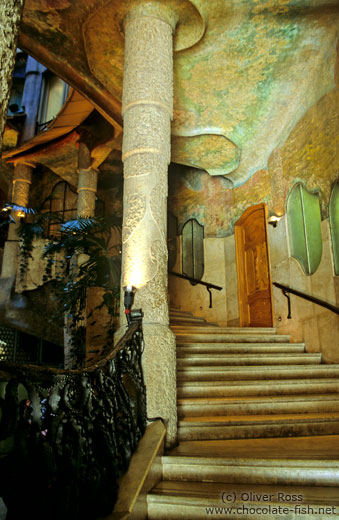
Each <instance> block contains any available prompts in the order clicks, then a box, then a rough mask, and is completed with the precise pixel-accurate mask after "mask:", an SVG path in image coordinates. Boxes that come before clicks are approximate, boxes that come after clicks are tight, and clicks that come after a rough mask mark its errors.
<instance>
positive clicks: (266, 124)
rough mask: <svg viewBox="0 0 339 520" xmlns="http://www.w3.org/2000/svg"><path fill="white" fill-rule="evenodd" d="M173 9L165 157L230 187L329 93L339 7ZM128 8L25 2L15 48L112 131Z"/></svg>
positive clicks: (210, 0)
mask: <svg viewBox="0 0 339 520" xmlns="http://www.w3.org/2000/svg"><path fill="white" fill-rule="evenodd" d="M162 2H163V3H166V2H164V0H162ZM172 2H173V3H174V4H175V6H176V7H175V8H176V9H178V10H179V11H180V10H181V13H180V17H181V18H180V20H181V22H180V25H179V26H178V32H177V35H176V38H175V48H176V49H181V50H177V51H176V52H175V54H174V93H175V100H174V109H175V112H174V120H173V125H172V136H173V137H172V159H173V160H174V161H176V162H178V163H182V164H188V165H192V166H195V167H198V168H203V169H205V170H207V171H208V172H209V173H210V174H211V175H224V176H226V177H227V178H228V179H229V180H230V181H231V182H232V183H233V185H234V186H238V185H240V184H242V183H244V182H245V181H246V180H247V179H248V178H249V177H250V176H251V175H252V174H253V173H254V172H256V171H257V170H259V169H263V168H266V167H267V162H268V159H269V156H270V154H271V152H272V151H273V150H274V149H275V148H276V147H277V146H281V145H283V144H284V142H285V141H286V139H287V136H288V135H289V133H290V132H291V130H292V129H293V128H294V126H295V125H296V123H297V122H298V121H299V120H300V118H301V117H302V116H303V115H304V114H305V113H306V111H307V110H308V109H309V107H311V106H312V105H313V104H314V103H315V102H316V101H317V100H318V99H320V98H321V97H322V96H323V95H324V94H325V93H327V92H328V91H330V90H331V89H332V88H333V87H334V79H333V78H334V64H335V58H336V43H337V40H338V26H339V24H338V21H339V3H338V1H337V0H332V1H331V0H227V1H226V0H192V1H191V2H189V1H188V0H172ZM127 4H128V2H126V1H123V0H111V1H104V0H86V2H84V1H83V0H72V1H71V0H26V3H25V10H24V17H23V24H22V32H21V39H20V45H21V47H23V48H24V49H25V50H27V51H28V52H30V53H31V54H32V55H33V56H34V57H36V58H37V59H38V60H39V61H41V62H42V63H44V65H46V66H47V67H49V68H50V69H51V70H54V71H55V72H56V73H57V74H59V75H60V76H61V77H63V78H64V79H65V80H66V81H68V82H69V83H70V84H71V85H72V86H74V87H75V88H76V89H77V90H79V91H80V92H81V93H82V94H83V95H84V96H85V97H87V98H88V99H90V100H91V101H92V102H93V103H94V105H95V107H96V108H97V109H98V110H99V111H100V113H101V114H102V115H104V117H106V119H107V120H108V121H110V122H111V123H112V124H113V125H114V126H115V127H116V128H117V129H119V128H120V125H121V124H122V118H121V104H120V101H121V91H122V76H123V30H122V18H123V15H124V13H125V11H126V5H127ZM183 7H184V9H183ZM182 49H183V50H182ZM231 182H230V185H231Z"/></svg>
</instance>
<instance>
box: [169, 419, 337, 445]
mask: <svg viewBox="0 0 339 520" xmlns="http://www.w3.org/2000/svg"><path fill="white" fill-rule="evenodd" d="M334 434H339V421H335V422H332V423H331V422H319V423H316V422H310V423H307V422H303V423H301V424H293V423H292V424H288V425H286V424H250V425H243V426H236V425H230V426H200V427H189V426H185V427H183V426H179V429H178V439H179V441H188V440H191V441H193V440H217V439H258V438H272V437H301V436H310V435H334Z"/></svg>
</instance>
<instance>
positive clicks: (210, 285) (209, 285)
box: [168, 271, 222, 309]
mask: <svg viewBox="0 0 339 520" xmlns="http://www.w3.org/2000/svg"><path fill="white" fill-rule="evenodd" d="M168 274H171V275H173V276H177V277H178V278H182V279H183V280H188V281H189V282H191V283H192V285H203V286H204V287H206V289H207V291H208V293H209V295H210V306H209V308H210V309H211V308H212V293H211V289H216V290H217V291H222V287H220V286H219V285H214V284H213V283H209V282H203V281H201V280H197V278H192V277H191V276H187V275H186V274H180V273H176V272H175V271H168Z"/></svg>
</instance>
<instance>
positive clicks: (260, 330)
mask: <svg viewBox="0 0 339 520" xmlns="http://www.w3.org/2000/svg"><path fill="white" fill-rule="evenodd" d="M207 323H208V322H207ZM182 328H183V333H187V334H189V331H190V330H191V329H192V327H187V329H188V330H187V332H186V330H185V328H184V327H182ZM210 329H211V330H208V329H204V332H206V333H210V332H211V331H217V333H219V334H276V330H277V329H276V328H275V327H219V326H214V325H212V324H210ZM277 335H278V336H286V335H287V334H277Z"/></svg>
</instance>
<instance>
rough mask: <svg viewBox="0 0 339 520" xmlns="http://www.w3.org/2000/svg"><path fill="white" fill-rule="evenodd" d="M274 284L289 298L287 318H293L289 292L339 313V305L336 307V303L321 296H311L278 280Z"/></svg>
mask: <svg viewBox="0 0 339 520" xmlns="http://www.w3.org/2000/svg"><path fill="white" fill-rule="evenodd" d="M273 285H274V286H275V287H277V288H278V289H281V291H282V293H283V295H284V296H286V298H287V303H288V316H287V319H289V320H290V319H291V318H292V314H291V300H290V297H289V294H288V293H291V294H294V295H295V296H299V298H303V299H304V300H308V301H309V302H312V303H315V304H317V305H321V307H325V309H328V310H330V311H332V312H334V313H335V314H339V307H336V306H335V305H332V304H331V303H328V302H325V301H324V300H321V299H320V298H316V297H315V296H311V295H310V294H306V293H303V292H301V291H297V289H292V288H291V287H288V286H287V285H283V284H281V283H278V282H273Z"/></svg>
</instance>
